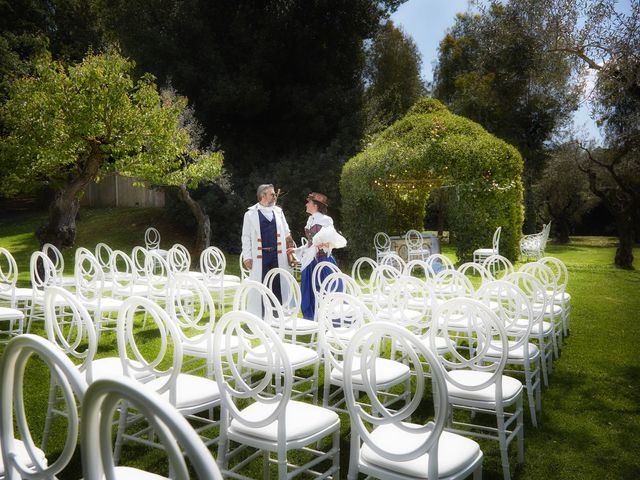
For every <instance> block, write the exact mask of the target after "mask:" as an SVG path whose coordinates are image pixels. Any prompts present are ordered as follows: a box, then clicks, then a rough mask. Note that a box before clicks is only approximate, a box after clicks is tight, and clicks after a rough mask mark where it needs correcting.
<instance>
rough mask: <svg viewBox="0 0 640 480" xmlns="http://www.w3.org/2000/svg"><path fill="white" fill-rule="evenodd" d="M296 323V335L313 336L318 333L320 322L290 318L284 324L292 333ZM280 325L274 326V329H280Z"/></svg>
mask: <svg viewBox="0 0 640 480" xmlns="http://www.w3.org/2000/svg"><path fill="white" fill-rule="evenodd" d="M294 321H295V327H296V334H301V335H305V334H311V333H316V332H317V331H318V322H316V321H314V320H307V319H306V318H297V317H296V318H295V319H294V318H289V319H287V320H286V321H285V322H284V325H283V327H284V329H285V330H287V331H289V332H292V331H293V323H294ZM279 326H280V325H279V324H273V327H274V328H276V329H277V328H278V327H279Z"/></svg>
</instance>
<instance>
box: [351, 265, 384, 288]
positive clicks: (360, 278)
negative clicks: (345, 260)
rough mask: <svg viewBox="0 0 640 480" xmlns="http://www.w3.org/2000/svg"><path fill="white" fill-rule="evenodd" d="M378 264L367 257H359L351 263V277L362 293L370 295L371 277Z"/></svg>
mask: <svg viewBox="0 0 640 480" xmlns="http://www.w3.org/2000/svg"><path fill="white" fill-rule="evenodd" d="M377 266H378V263H377V262H376V261H375V260H374V259H373V258H369V257H360V258H358V259H357V260H356V261H355V262H353V267H352V268H351V277H352V278H353V279H354V280H355V281H356V283H357V284H358V286H359V287H360V290H362V292H363V293H370V286H371V275H373V271H374V270H375V268H376V267H377Z"/></svg>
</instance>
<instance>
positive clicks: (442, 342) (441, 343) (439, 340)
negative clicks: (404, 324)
mask: <svg viewBox="0 0 640 480" xmlns="http://www.w3.org/2000/svg"><path fill="white" fill-rule="evenodd" d="M420 341H421V342H422V344H423V345H424V346H426V347H427V348H429V349H430V348H431V339H430V338H429V335H425V336H424V337H420ZM449 345H456V341H455V340H454V339H453V338H451V337H449V338H448V339H446V338H444V337H436V351H437V352H444V351H448V350H449Z"/></svg>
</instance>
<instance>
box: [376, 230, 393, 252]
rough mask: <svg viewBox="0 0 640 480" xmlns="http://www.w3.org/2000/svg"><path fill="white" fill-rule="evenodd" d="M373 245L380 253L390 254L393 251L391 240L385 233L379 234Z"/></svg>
mask: <svg viewBox="0 0 640 480" xmlns="http://www.w3.org/2000/svg"><path fill="white" fill-rule="evenodd" d="M373 245H374V246H375V248H376V251H378V252H388V251H390V249H391V238H390V237H389V235H387V234H386V233H384V232H378V233H376V234H375V236H374V237H373Z"/></svg>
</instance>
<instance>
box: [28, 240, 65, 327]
mask: <svg viewBox="0 0 640 480" xmlns="http://www.w3.org/2000/svg"><path fill="white" fill-rule="evenodd" d="M29 273H30V275H31V290H32V292H33V294H32V296H31V305H30V307H31V308H30V309H29V321H28V323H27V333H29V332H30V331H31V324H32V322H33V321H34V320H42V321H44V292H45V289H46V288H48V287H52V286H55V285H58V274H57V271H56V268H55V266H54V264H53V262H52V261H51V259H50V258H49V257H48V256H47V255H46V254H45V253H43V252H33V253H32V254H31V259H30V261H29Z"/></svg>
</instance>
